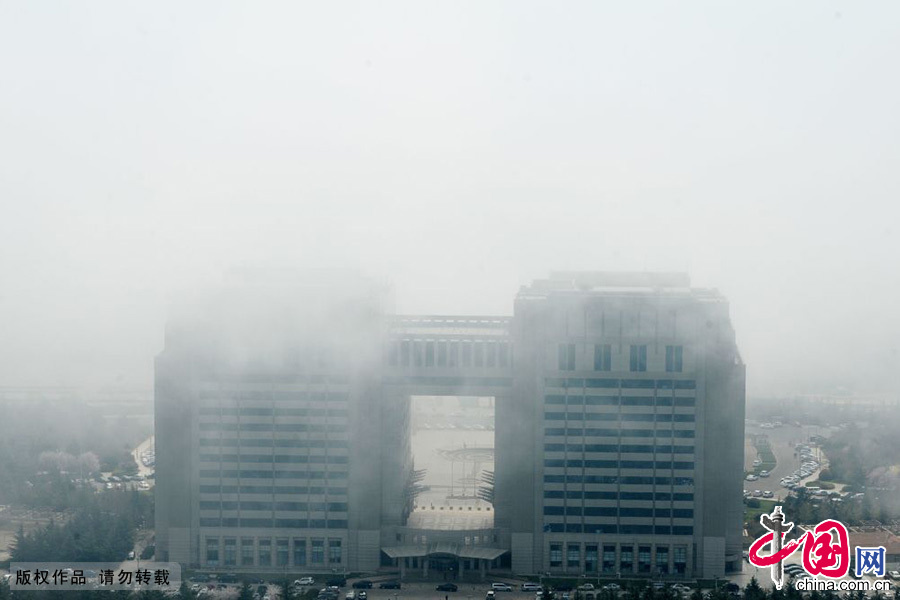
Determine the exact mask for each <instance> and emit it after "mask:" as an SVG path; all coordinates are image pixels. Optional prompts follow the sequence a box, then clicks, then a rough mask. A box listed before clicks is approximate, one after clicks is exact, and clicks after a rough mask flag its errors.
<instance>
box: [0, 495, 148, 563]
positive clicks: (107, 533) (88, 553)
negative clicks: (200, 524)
mask: <svg viewBox="0 0 900 600" xmlns="http://www.w3.org/2000/svg"><path fill="white" fill-rule="evenodd" d="M90 499H91V502H90V503H89V504H87V505H85V506H80V507H78V508H76V509H75V512H74V514H73V515H72V517H71V518H70V519H68V520H67V521H66V522H65V523H56V522H52V521H51V522H50V523H48V524H47V525H45V526H43V527H39V528H37V529H35V530H33V531H30V532H25V531H24V530H23V529H21V528H20V530H19V531H18V533H17V534H16V539H15V541H14V542H13V545H12V548H11V549H10V553H11V560H12V562H118V561H120V560H123V559H124V557H125V556H126V555H127V554H128V552H130V551H131V550H132V549H133V548H134V540H135V530H136V529H137V528H139V527H151V526H152V517H153V500H152V496H151V495H150V494H142V493H140V492H135V491H131V492H124V491H104V492H102V493H100V494H96V495H91V496H90Z"/></svg>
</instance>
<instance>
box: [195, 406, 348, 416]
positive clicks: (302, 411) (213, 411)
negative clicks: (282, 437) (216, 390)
mask: <svg viewBox="0 0 900 600" xmlns="http://www.w3.org/2000/svg"><path fill="white" fill-rule="evenodd" d="M197 412H198V414H200V415H204V416H223V417H237V416H241V417H346V416H347V409H344V408H262V407H241V408H221V407H213V406H205V407H200V408H198V409H197Z"/></svg>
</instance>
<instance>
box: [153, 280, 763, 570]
mask: <svg viewBox="0 0 900 600" xmlns="http://www.w3.org/2000/svg"><path fill="white" fill-rule="evenodd" d="M387 298H388V293H387V290H386V288H385V287H384V286H383V285H380V284H378V283H376V282H373V281H370V280H367V279H363V278H361V277H358V276H356V275H347V274H334V273H331V274H320V273H314V274H308V273H307V274H302V275H297V274H285V273H281V274H272V273H266V274H264V275H260V274H259V273H241V274H238V275H235V276H233V277H231V278H230V279H229V281H228V282H227V283H225V284H223V285H222V286H220V287H219V288H218V289H215V290H210V291H207V292H205V293H203V294H198V295H197V296H196V297H193V298H192V299H190V300H189V301H186V302H185V303H183V304H182V305H181V306H180V307H179V308H178V309H177V310H175V311H174V312H173V315H172V317H171V319H170V321H169V324H168V326H167V329H166V336H165V349H164V350H163V352H162V353H161V354H160V355H159V356H158V357H157V360H156V391H155V393H156V408H155V411H156V416H155V419H156V464H157V475H156V477H157V482H156V541H157V555H156V558H157V560H165V561H177V562H180V563H182V564H184V565H191V566H195V567H199V568H203V569H210V570H217V569H218V570H223V571H227V572H240V571H252V572H264V571H267V570H271V571H273V572H278V573H285V572H290V573H315V572H323V573H325V572H327V573H334V572H351V571H354V572H372V571H377V570H378V569H382V568H386V569H396V568H399V569H400V570H401V572H402V573H407V572H410V570H416V571H415V572H416V573H418V572H419V571H421V572H422V573H424V574H426V575H427V574H428V573H429V569H432V572H434V571H435V570H441V571H448V570H449V571H451V573H452V576H453V577H461V578H465V579H468V578H472V577H478V576H481V577H483V576H484V573H485V572H486V571H487V570H489V569H490V570H505V571H507V572H511V573H515V574H535V573H552V574H555V575H566V574H568V575H573V576H575V575H578V576H581V575H585V574H586V575H588V576H592V575H593V576H596V575H601V576H604V575H606V576H616V575H618V576H622V577H628V576H635V577H639V576H647V577H655V578H656V577H685V578H693V577H702V578H712V577H718V576H722V575H724V574H725V573H726V572H730V571H736V570H740V569H741V550H742V544H741V542H742V514H743V503H742V482H743V456H744V429H743V427H744V402H745V392H744V388H745V384H744V381H745V375H744V364H743V362H742V361H741V357H740V354H739V352H738V349H737V346H736V344H735V334H734V330H733V329H732V326H731V323H730V319H729V313H728V303H727V301H726V300H725V298H723V297H722V296H721V295H720V294H719V293H718V292H716V291H715V290H708V289H696V288H691V287H690V282H689V280H688V278H687V277H686V276H685V275H680V274H646V273H581V272H578V273H556V274H553V275H552V276H551V277H550V278H549V279H544V280H538V281H535V282H533V283H532V284H531V285H529V286H524V287H522V288H521V290H520V291H519V293H518V295H517V297H516V299H515V305H514V310H513V314H512V316H433V315H432V316H426V315H422V316H408V315H397V314H392V313H391V311H390V309H389V305H388V303H387ZM442 395H446V396H481V397H485V396H490V397H493V398H494V399H495V402H494V406H495V422H496V430H495V472H494V477H493V481H492V485H493V489H492V490H489V493H488V497H490V498H492V500H493V506H492V510H491V512H492V515H493V521H492V523H491V522H490V520H488V521H485V520H484V519H482V520H479V521H477V523H478V526H479V528H478V529H452V528H450V529H446V528H445V529H435V530H427V529H422V528H416V527H413V526H412V523H415V522H417V521H416V520H415V519H412V520H411V519H410V515H411V513H412V511H413V510H414V507H415V503H414V500H415V493H416V491H415V490H416V472H415V465H414V461H413V456H412V452H411V446H410V437H411V432H410V398H411V397H412V396H442ZM485 522H487V523H488V524H489V525H490V526H487V527H486V526H485ZM445 577H446V575H445Z"/></svg>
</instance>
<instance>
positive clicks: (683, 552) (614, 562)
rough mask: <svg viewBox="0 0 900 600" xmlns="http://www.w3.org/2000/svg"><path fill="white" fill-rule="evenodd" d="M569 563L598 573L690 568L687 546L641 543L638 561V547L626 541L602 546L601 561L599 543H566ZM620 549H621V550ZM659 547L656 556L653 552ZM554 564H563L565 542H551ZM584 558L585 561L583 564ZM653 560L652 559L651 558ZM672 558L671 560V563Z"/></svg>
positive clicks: (663, 572) (678, 571)
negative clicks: (670, 550)
mask: <svg viewBox="0 0 900 600" xmlns="http://www.w3.org/2000/svg"><path fill="white" fill-rule="evenodd" d="M565 550H566V554H565V566H566V568H569V569H576V570H578V571H580V572H586V573H596V572H597V571H598V570H599V571H601V572H603V573H616V572H620V573H634V572H637V573H648V574H650V573H652V574H655V575H668V574H669V573H675V574H680V575H683V574H685V572H686V570H687V547H685V546H675V547H674V548H673V549H672V550H673V551H672V552H669V546H662V545H657V546H656V547H655V548H654V547H653V546H651V545H639V546H638V547H637V561H635V547H634V546H633V545H631V544H622V545H620V546H619V548H618V549H617V548H616V545H615V544H604V545H603V546H602V551H603V554H602V561H600V560H599V559H600V556H598V554H599V550H600V545H599V544H593V543H590V544H585V545H584V551H583V552H582V545H581V544H579V543H571V542H570V543H567V544H565ZM617 550H618V552H617ZM654 550H655V556H653V554H654ZM547 557H548V559H549V562H550V567H551V568H553V569H558V568H561V567H562V566H563V543H562V542H550V543H549V547H548V552H547ZM582 558H584V563H583V564H582ZM651 560H652V562H651ZM670 561H671V564H670Z"/></svg>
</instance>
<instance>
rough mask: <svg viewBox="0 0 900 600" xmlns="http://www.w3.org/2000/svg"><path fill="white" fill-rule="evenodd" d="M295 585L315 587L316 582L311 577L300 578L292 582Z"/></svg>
mask: <svg viewBox="0 0 900 600" xmlns="http://www.w3.org/2000/svg"><path fill="white" fill-rule="evenodd" d="M294 583H295V584H296V585H315V583H316V580H315V579H313V578H312V577H301V578H300V579H298V580H297V581H295V582H294Z"/></svg>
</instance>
